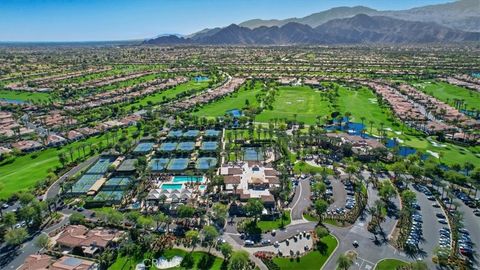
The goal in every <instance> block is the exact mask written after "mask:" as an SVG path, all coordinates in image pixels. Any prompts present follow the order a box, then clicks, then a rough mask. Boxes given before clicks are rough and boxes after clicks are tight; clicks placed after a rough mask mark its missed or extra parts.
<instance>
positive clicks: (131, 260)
mask: <svg viewBox="0 0 480 270" xmlns="http://www.w3.org/2000/svg"><path fill="white" fill-rule="evenodd" d="M187 252H188V251H185V250H181V249H169V250H166V251H164V252H163V253H162V254H157V255H156V256H154V255H153V254H151V253H146V254H143V256H119V257H117V259H116V260H115V263H114V264H112V265H111V266H110V267H109V268H108V270H126V269H135V266H136V265H137V264H138V263H141V262H142V261H143V260H144V259H152V258H155V259H158V258H159V257H161V256H163V257H165V258H167V259H171V258H173V257H175V256H180V257H183V256H185V254H187ZM206 254H207V253H206V252H203V251H194V252H193V253H192V255H193V259H194V261H195V263H194V266H193V268H191V269H192V270H197V269H199V267H198V262H199V261H200V259H201V258H202V257H203V256H205V255H206ZM222 264H223V259H222V258H219V257H215V259H214V261H213V263H212V265H211V266H210V268H208V269H209V270H220V269H222ZM154 269H157V268H156V267H155V266H152V267H150V270H154ZM182 269H184V268H182V267H174V268H169V270H182Z"/></svg>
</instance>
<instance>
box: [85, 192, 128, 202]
mask: <svg viewBox="0 0 480 270" xmlns="http://www.w3.org/2000/svg"><path fill="white" fill-rule="evenodd" d="M124 195H125V192H124V191H122V190H116V191H103V190H102V191H100V192H98V194H97V195H96V196H95V197H94V198H93V200H94V201H97V202H110V203H120V202H121V201H122V199H123V196H124Z"/></svg>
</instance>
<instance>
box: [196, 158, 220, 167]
mask: <svg viewBox="0 0 480 270" xmlns="http://www.w3.org/2000/svg"><path fill="white" fill-rule="evenodd" d="M215 165H217V159H216V158H212V157H202V158H199V159H198V160H197V163H196V164H195V168H196V169H197V170H208V169H210V168H214V167H215Z"/></svg>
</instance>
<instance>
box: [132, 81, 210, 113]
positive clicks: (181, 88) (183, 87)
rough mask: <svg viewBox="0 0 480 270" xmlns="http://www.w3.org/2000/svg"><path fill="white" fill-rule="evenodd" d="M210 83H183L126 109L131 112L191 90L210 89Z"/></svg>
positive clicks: (147, 97) (143, 99)
mask: <svg viewBox="0 0 480 270" xmlns="http://www.w3.org/2000/svg"><path fill="white" fill-rule="evenodd" d="M208 83H209V82H208V81H203V82H195V81H194V80H191V81H188V82H186V83H182V84H179V85H177V86H176V87H173V88H170V89H167V90H162V91H160V92H158V93H156V94H153V95H149V96H146V97H144V98H141V99H139V100H137V101H135V102H134V103H130V104H128V105H127V106H126V107H125V108H126V109H127V110H130V109H131V108H132V107H134V106H135V107H138V106H147V105H149V104H152V105H155V104H158V103H161V102H163V101H164V100H165V99H172V98H174V97H176V96H177V95H178V94H181V93H183V92H186V91H189V90H202V89H205V88H207V87H208Z"/></svg>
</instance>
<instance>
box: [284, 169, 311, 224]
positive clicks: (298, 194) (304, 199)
mask: <svg viewBox="0 0 480 270" xmlns="http://www.w3.org/2000/svg"><path fill="white" fill-rule="evenodd" d="M310 195H311V191H310V178H306V179H302V180H299V182H298V185H297V187H296V189H295V195H294V196H293V200H292V202H290V205H289V207H290V209H291V213H290V215H291V218H292V222H293V221H297V220H298V221H303V213H304V211H305V210H306V209H307V208H308V207H309V206H310V205H311V203H312V202H311V200H310ZM293 223H295V222H293Z"/></svg>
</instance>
